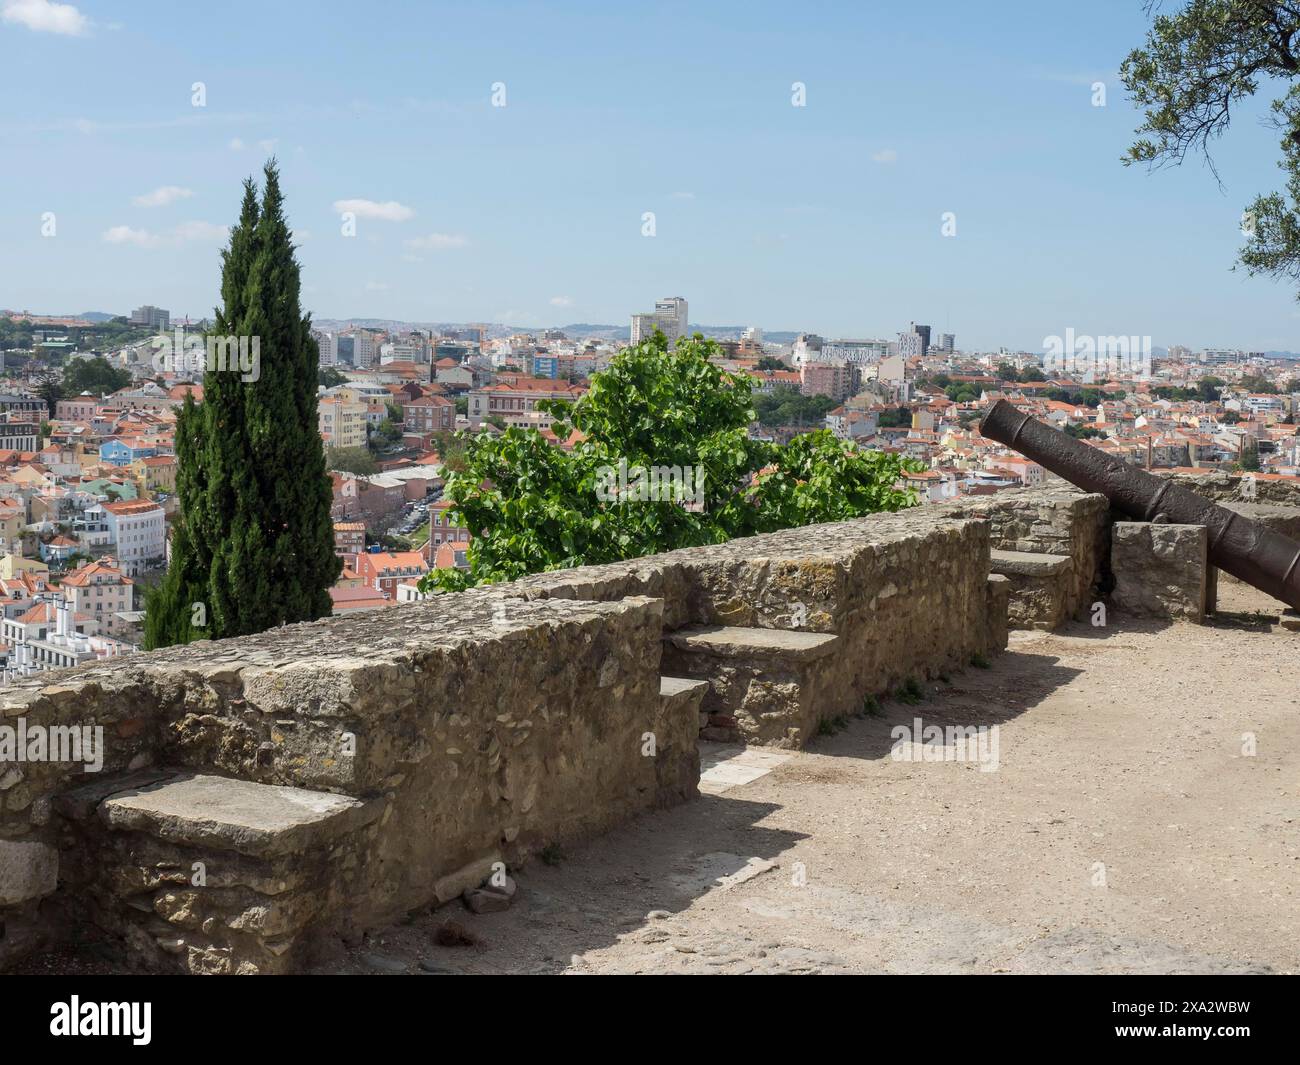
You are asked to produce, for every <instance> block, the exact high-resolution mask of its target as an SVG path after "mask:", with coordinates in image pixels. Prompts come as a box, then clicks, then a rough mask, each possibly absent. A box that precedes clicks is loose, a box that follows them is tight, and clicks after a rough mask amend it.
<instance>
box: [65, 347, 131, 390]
mask: <svg viewBox="0 0 1300 1065" xmlns="http://www.w3.org/2000/svg"><path fill="white" fill-rule="evenodd" d="M130 383H131V374H130V371H128V370H120V369H118V368H117V367H116V366H114V365H113V364H112V363H110V362H109V361H108V360H107V359H105V358H104V357H103V356H98V357H96V358H93V359H73V360H72V361H71V362H70V363H68V365H67V368H66V369H64V371H63V394H64V395H65V396H79V395H81V393H82V392H89V393H91V394H92V395H95V396H103V395H107V394H108V393H110V392H116V391H117V390H118V389H121V388H126V386H127V385H129V384H130Z"/></svg>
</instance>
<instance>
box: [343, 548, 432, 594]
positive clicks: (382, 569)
mask: <svg viewBox="0 0 1300 1065" xmlns="http://www.w3.org/2000/svg"><path fill="white" fill-rule="evenodd" d="M428 572H429V564H428V563H427V562H426V561H425V559H424V556H423V555H422V554H420V552H419V551H395V552H394V551H380V552H369V551H367V552H365V553H363V554H360V555H358V556H357V575H358V576H359V577H360V578H361V583H362V584H363V585H365V586H366V587H367V588H371V589H373V590H374V591H376V592H379V593H381V594H382V595H384V596H385V597H386V598H387V599H388V600H389V601H391V602H396V601H397V586H398V585H399V584H401V583H404V582H405V583H410V582H411V579H412V578H415V579H417V580H418V579H419V578H420V577H422V576H424V574H426V573H428Z"/></svg>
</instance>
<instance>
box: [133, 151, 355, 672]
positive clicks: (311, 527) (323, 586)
mask: <svg viewBox="0 0 1300 1065" xmlns="http://www.w3.org/2000/svg"><path fill="white" fill-rule="evenodd" d="M264 178H265V183H264V186H263V191H262V200H261V203H260V205H259V204H258V201H257V192H256V188H255V186H254V184H253V182H252V180H251V179H250V180H248V181H246V182H245V183H244V200H243V205H242V208H241V211H240V218H239V223H238V225H237V226H236V227H235V229H234V230H233V231H232V233H231V236H230V244H229V246H228V247H227V248H226V250H225V251H224V252H223V253H222V276H221V295H222V303H223V305H222V306H221V307H220V308H218V310H217V312H216V320H215V322H214V323H213V331H214V333H216V334H217V335H218V336H238V337H247V338H249V342H250V344H251V343H252V341H253V338H256V340H257V341H258V345H259V348H258V350H259V371H260V373H259V376H258V377H257V380H255V381H245V380H243V379H242V378H243V375H241V374H239V373H235V372H231V371H229V370H225V371H223V370H216V369H213V370H209V371H208V372H207V373H206V374H205V375H204V378H203V388H204V400H203V403H202V405H197V406H196V405H195V404H194V403H193V402H192V400H190V399H188V398H187V400H186V402H185V405H184V406H183V407H182V408H181V412H180V415H179V417H178V419H177V458H178V471H177V488H178V494H179V495H180V501H181V508H182V509H181V517H180V518H179V519H178V521H177V522H176V526H175V531H174V535H173V542H172V564H171V566H170V567H169V569H168V573H167V576H166V577H165V578H164V580H163V581H162V583H161V584H160V585H159V586H158V589H157V591H156V592H155V594H154V596H153V598H152V601H151V603H150V605H149V614H148V615H147V619H146V632H145V639H146V644H147V646H149V647H158V646H166V645H168V644H172V643H178V642H186V641H188V640H190V639H193V638H195V637H196V636H198V635H206V636H211V637H214V638H220V637H226V636H239V635H247V634H250V633H255V632H261V631H263V630H265V629H268V628H271V627H272V626H275V625H280V624H284V623H286V622H294V621H310V620H313V619H315V618H319V617H325V616H328V615H329V614H330V612H331V602H330V597H329V588H330V585H331V584H333V582H334V580H335V579H336V578H337V576H338V573H339V569H340V562H339V559H338V558H337V556H336V555H335V554H334V547H333V523H332V521H331V518H330V504H331V502H332V494H331V491H330V483H329V478H328V477H327V476H326V472H325V454H324V448H323V447H322V445H321V440H320V435H319V433H318V431H317V420H316V381H317V366H318V362H319V352H318V350H317V346H316V342H315V341H314V340H313V339H312V337H311V328H310V326H311V322H310V318H309V317H308V316H305V315H303V313H302V311H301V309H300V305H299V267H298V262H297V260H296V258H295V255H294V246H293V240H292V234H291V233H290V231H289V226H288V223H287V221H286V219H285V216H284V199H283V196H282V194H281V191H280V178H279V172H278V170H277V168H276V165H275V161H274V160H272V161H270V162H268V163H267V164H266V167H265V170H264ZM173 570H175V576H173V573H172V571H173ZM195 604H202V610H201V611H195V610H194V606H195ZM155 612H156V619H155V616H154V615H155Z"/></svg>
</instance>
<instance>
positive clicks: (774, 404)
mask: <svg viewBox="0 0 1300 1065" xmlns="http://www.w3.org/2000/svg"><path fill="white" fill-rule="evenodd" d="M838 406H839V404H838V403H836V402H835V400H833V399H831V397H830V396H805V395H804V394H803V393H802V392H800V391H799V390H798V389H797V388H789V387H787V386H785V385H780V386H778V387H776V388H774V389H772V391H771V392H769V393H767V394H759V395H757V396H755V397H754V410H755V411H756V412H757V414H758V421H759V423H760V424H761V425H764V426H766V427H767V428H769V429H775V428H776V427H777V426H779V425H795V426H805V425H816V426H821V425H824V424H825V421H826V415H827V413H828V412H829V411H832V410H834V409H835V408H836V407H838Z"/></svg>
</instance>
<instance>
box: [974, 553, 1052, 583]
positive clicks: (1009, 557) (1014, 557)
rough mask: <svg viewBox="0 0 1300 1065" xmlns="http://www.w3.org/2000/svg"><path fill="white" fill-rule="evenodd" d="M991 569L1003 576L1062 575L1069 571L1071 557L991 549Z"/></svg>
mask: <svg viewBox="0 0 1300 1065" xmlns="http://www.w3.org/2000/svg"><path fill="white" fill-rule="evenodd" d="M989 569H990V570H992V571H993V572H994V573H999V574H1002V575H1003V576H1011V575H1013V574H1014V575H1015V576H1017V577H1040V578H1041V577H1060V576H1063V575H1064V574H1066V573H1068V572H1069V569H1070V558H1069V556H1068V555H1044V554H1038V553H1036V552H1032V551H990V552H989Z"/></svg>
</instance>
